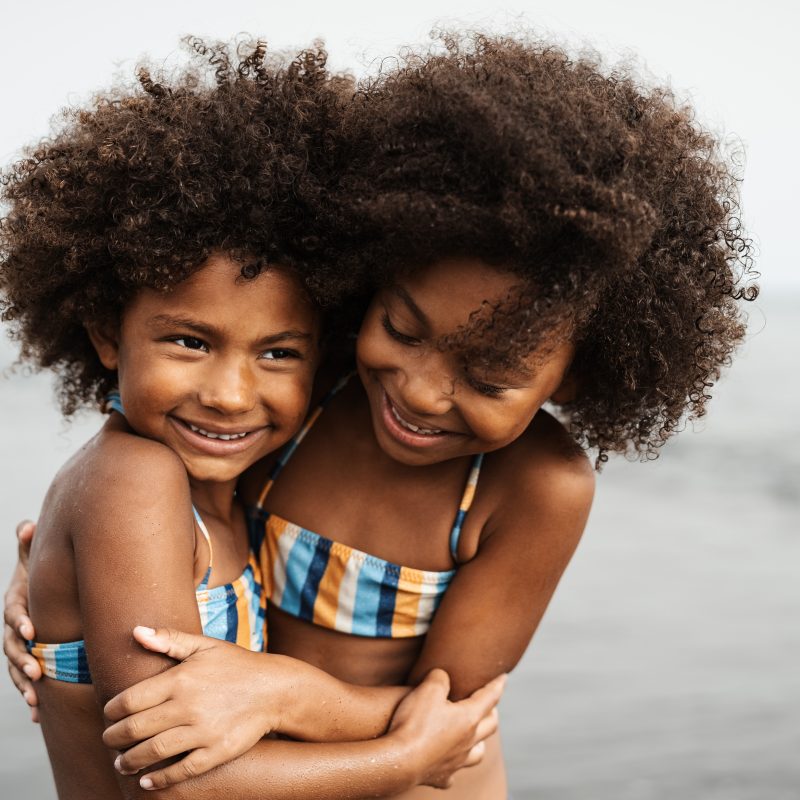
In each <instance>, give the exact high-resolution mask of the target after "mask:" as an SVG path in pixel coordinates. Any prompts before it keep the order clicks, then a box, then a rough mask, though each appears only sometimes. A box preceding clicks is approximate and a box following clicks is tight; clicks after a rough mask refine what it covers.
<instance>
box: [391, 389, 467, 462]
mask: <svg viewBox="0 0 800 800" xmlns="http://www.w3.org/2000/svg"><path fill="white" fill-rule="evenodd" d="M382 394H383V397H382V401H383V402H382V406H383V408H382V414H381V416H382V418H383V425H384V428H386V430H387V431H388V433H389V434H390V435H391V437H392V438H393V439H395V440H397V441H399V442H400V443H401V444H405V445H406V446H410V447H415V448H419V447H435V446H436V445H438V444H440V443H441V442H442V441H443V440H444V439H446V438H448V437H451V436H455V435H457V434H456V433H455V432H454V431H448V430H444V429H440V428H436V429H432V428H428V427H427V426H423V425H417V423H416V422H412V421H411V420H410V419H408V418H407V417H406V415H405V413H404V412H403V410H402V409H401V408H400V407H399V406H397V405H396V404H395V402H394V401H393V400H392V398H391V397H390V396H389V393H388V392H387V391H386V390H385V389H382ZM396 414H397V415H399V416H400V417H401V418H402V420H403V422H410V423H411V424H412V425H415V426H416V427H418V428H423V429H424V430H436V431H437V432H436V433H418V432H416V431H413V430H410V429H409V428H407V427H406V426H405V425H403V424H402V423H401V422H400V421H399V420H398V419H397V416H396Z"/></svg>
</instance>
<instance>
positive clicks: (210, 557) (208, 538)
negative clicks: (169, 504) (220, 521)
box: [192, 505, 214, 591]
mask: <svg viewBox="0 0 800 800" xmlns="http://www.w3.org/2000/svg"><path fill="white" fill-rule="evenodd" d="M192 513H193V514H194V520H195V522H196V523H197V527H198V528H200V532H201V533H202V534H203V536H204V537H205V540H206V542H208V569H207V570H206V574H205V575H204V576H203V580H202V581H200V583H199V584H198V586H197V590H198V591H203V590H205V589H208V582H209V581H210V580H211V566H212V565H213V563H214V548H213V547H211V536H210V535H209V533H208V528H206V524H205V522H203V519H202V517H201V516H200V513H199V512H198V510H197V509H196V508H195V507H194V505H192Z"/></svg>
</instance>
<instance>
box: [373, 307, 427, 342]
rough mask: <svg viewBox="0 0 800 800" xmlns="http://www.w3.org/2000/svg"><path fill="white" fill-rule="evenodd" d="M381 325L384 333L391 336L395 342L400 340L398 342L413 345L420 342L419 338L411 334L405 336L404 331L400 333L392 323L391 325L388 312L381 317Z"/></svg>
mask: <svg viewBox="0 0 800 800" xmlns="http://www.w3.org/2000/svg"><path fill="white" fill-rule="evenodd" d="M381 325H383V329H384V330H385V331H386V333H388V334H389V336H391V337H392V339H394V340H395V341H396V342H400V344H407V345H410V346H412V347H413V346H414V345H418V344H419V343H420V340H419V339H415V338H414V337H413V336H406V334H405V333H400V331H399V330H397V328H395V327H394V325H392V322H391V320H390V319H389V315H388V314H384V315H383V316H382V317H381Z"/></svg>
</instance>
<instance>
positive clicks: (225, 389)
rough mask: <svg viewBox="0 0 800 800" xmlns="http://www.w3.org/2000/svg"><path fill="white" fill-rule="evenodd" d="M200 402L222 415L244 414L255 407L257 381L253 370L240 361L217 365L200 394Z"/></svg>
mask: <svg viewBox="0 0 800 800" xmlns="http://www.w3.org/2000/svg"><path fill="white" fill-rule="evenodd" d="M199 395H200V402H201V403H202V404H203V405H204V406H206V407H208V408H213V409H216V410H217V411H219V412H220V413H222V414H230V415H233V414H243V413H245V412H247V411H251V410H252V409H253V407H254V406H255V402H256V392H255V379H254V376H253V372H252V369H251V368H250V367H249V366H248V365H245V364H242V363H239V362H238V361H231V362H228V363H224V362H223V363H219V362H218V363H217V364H215V365H214V368H213V371H212V372H211V374H210V375H208V376H207V379H206V380H205V381H204V383H203V385H202V387H201V389H200V392H199Z"/></svg>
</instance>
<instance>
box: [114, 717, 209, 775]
mask: <svg viewBox="0 0 800 800" xmlns="http://www.w3.org/2000/svg"><path fill="white" fill-rule="evenodd" d="M198 743H199V742H198V741H197V740H196V738H195V736H194V731H193V730H192V728H190V727H189V726H188V725H183V726H181V727H179V728H170V729H169V730H168V731H165V732H164V733H159V734H158V735H157V736H153V738H152V739H148V740H147V741H145V742H142V743H141V744H137V745H136V747H132V748H131V749H130V750H126V751H125V752H124V753H120V754H119V755H118V756H117V758H116V759H115V761H114V768H115V769H116V770H117V772H119V773H121V774H122V775H135V774H136V773H137V772H139V770H142V769H144V768H145V767H149V766H152V765H153V764H157V763H158V762H159V761H163V760H164V759H165V758H172V756H177V755H180V754H181V753H185V752H186V751H187V750H192V749H193V748H194V747H195V746H196V745H197V744H198Z"/></svg>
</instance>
